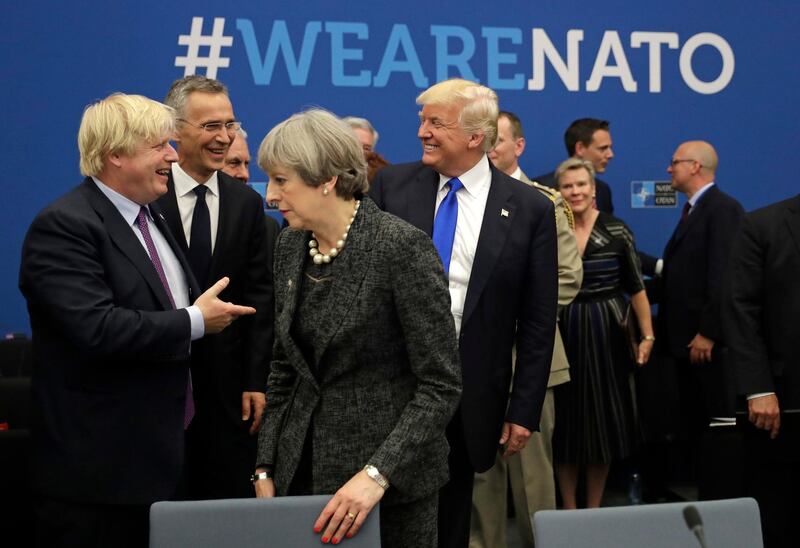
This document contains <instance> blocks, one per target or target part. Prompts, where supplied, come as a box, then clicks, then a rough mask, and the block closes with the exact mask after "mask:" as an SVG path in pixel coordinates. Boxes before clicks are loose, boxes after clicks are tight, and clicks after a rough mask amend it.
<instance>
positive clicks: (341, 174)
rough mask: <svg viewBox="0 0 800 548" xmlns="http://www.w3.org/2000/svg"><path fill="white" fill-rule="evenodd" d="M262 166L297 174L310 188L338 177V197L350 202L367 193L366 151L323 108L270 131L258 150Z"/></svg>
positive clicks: (264, 168) (267, 168)
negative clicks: (291, 171)
mask: <svg viewBox="0 0 800 548" xmlns="http://www.w3.org/2000/svg"><path fill="white" fill-rule="evenodd" d="M257 159H258V166H259V167H260V168H261V169H262V170H264V171H265V172H270V171H273V170H275V169H276V168H281V167H282V168H289V169H291V170H293V171H295V172H296V173H297V174H298V175H299V176H300V178H301V179H302V180H303V182H305V183H306V184H307V185H308V186H313V187H318V186H320V185H321V184H322V183H324V182H326V181H329V180H331V179H332V178H333V177H337V178H338V179H337V182H336V186H335V189H336V194H337V196H339V197H340V198H344V199H350V198H353V197H354V196H361V195H364V194H366V193H367V190H368V189H369V183H368V182H367V164H366V161H365V160H364V151H363V150H362V148H361V144H360V143H359V142H358V140H357V139H356V136H355V134H354V133H353V131H352V130H351V129H350V127H349V126H348V125H347V124H345V123H344V122H343V121H342V120H340V119H339V118H337V117H336V116H334V115H333V114H331V113H330V112H328V111H327V110H324V109H321V108H313V109H309V110H306V111H304V112H300V113H298V114H294V115H292V116H291V117H290V118H288V119H286V120H284V121H283V122H281V123H279V124H278V125H276V126H275V127H274V128H272V129H271V130H270V132H269V133H268V134H267V136H266V137H264V140H263V141H262V142H261V146H259V147H258V157H257Z"/></svg>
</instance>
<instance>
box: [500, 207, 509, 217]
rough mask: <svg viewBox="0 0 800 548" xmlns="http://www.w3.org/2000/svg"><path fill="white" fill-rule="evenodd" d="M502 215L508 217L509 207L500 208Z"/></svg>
mask: <svg viewBox="0 0 800 548" xmlns="http://www.w3.org/2000/svg"><path fill="white" fill-rule="evenodd" d="M500 216H501V217H508V210H507V209H501V210H500Z"/></svg>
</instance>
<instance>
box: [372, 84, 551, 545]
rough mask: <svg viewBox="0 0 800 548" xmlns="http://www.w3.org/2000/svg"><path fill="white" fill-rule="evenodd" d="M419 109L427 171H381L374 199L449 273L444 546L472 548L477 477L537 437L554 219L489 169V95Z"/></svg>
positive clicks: (405, 167)
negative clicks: (454, 353) (452, 400)
mask: <svg viewBox="0 0 800 548" xmlns="http://www.w3.org/2000/svg"><path fill="white" fill-rule="evenodd" d="M417 104H419V105H421V106H422V111H421V112H420V126H419V131H418V137H419V139H420V140H421V141H422V161H421V162H416V163H411V164H399V165H393V166H389V167H386V168H384V169H382V170H381V171H379V172H378V174H377V176H376V178H375V180H374V181H373V183H372V190H371V191H370V195H371V197H372V198H373V199H374V200H375V202H376V203H377V204H378V206H379V207H381V208H382V209H384V210H386V211H388V212H389V213H393V214H395V215H397V216H399V217H401V218H403V219H405V220H406V221H408V222H410V223H411V224H413V225H415V226H417V227H418V228H420V229H422V230H424V231H425V232H427V233H428V234H430V235H431V236H432V238H433V241H434V244H435V245H436V247H437V250H438V251H439V254H440V256H441V258H442V262H443V264H444V269H445V272H446V273H447V274H448V278H449V286H450V297H451V310H452V313H453V318H454V320H455V323H456V331H457V333H458V337H459V352H460V357H461V366H462V376H463V392H462V398H461V405H460V407H459V410H458V411H457V412H456V415H455V417H454V418H453V420H452V422H451V423H450V425H449V427H448V431H447V436H448V441H449V443H450V457H449V466H450V482H449V483H448V484H447V485H446V486H445V487H444V488H443V489H442V490H441V492H440V497H439V545H440V546H453V547H466V546H467V544H468V542H469V526H470V515H471V502H472V485H473V477H474V473H475V472H476V471H477V472H484V471H486V470H488V469H489V468H490V467H491V466H492V465H493V464H494V459H495V455H496V453H497V451H498V450H500V451H502V452H503V453H504V454H505V455H511V454H514V453H516V452H518V451H520V449H522V448H523V447H524V446H525V444H526V443H527V440H528V438H529V437H530V435H531V432H532V431H535V430H538V427H539V418H540V413H541V409H542V403H543V401H544V396H545V391H546V389H547V380H548V375H549V371H550V360H551V358H552V352H553V341H554V336H555V323H556V307H557V297H558V268H557V264H558V259H557V253H556V231H555V223H554V222H553V219H554V218H555V217H554V215H555V213H554V210H553V204H552V202H551V201H550V200H548V199H547V198H545V197H544V196H543V195H542V194H541V193H540V192H539V191H537V190H536V189H534V188H532V187H529V186H528V185H526V184H524V183H522V182H520V181H517V180H516V179H513V178H511V177H509V176H508V175H506V174H504V173H502V172H501V171H499V170H497V169H496V168H495V167H494V166H492V165H491V163H490V162H489V159H488V157H487V155H486V154H487V151H489V150H490V149H491V148H492V147H493V146H494V143H495V140H496V138H497V116H498V107H497V95H496V94H495V93H494V92H493V91H492V90H490V89H489V88H486V87H484V86H481V85H478V84H475V83H473V82H469V81H466V80H460V79H453V80H447V81H444V82H440V83H439V84H436V85H434V86H432V87H431V88H429V89H428V90H426V91H425V92H423V93H422V94H421V95H420V96H419V97H418V98H417ZM514 343H516V348H517V362H516V364H517V365H516V372H515V373H514V375H513V389H512V391H511V396H510V398H509V396H508V394H509V386H510V384H511V381H512V368H511V351H512V347H513V346H514ZM421 427H423V426H421ZM498 445H499V446H500V447H498ZM420 473H424V471H421V472H420Z"/></svg>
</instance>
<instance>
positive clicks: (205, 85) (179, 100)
mask: <svg viewBox="0 0 800 548" xmlns="http://www.w3.org/2000/svg"><path fill="white" fill-rule="evenodd" d="M195 91H199V92H202V93H224V94H225V96H227V95H228V88H227V87H226V86H225V84H223V83H222V82H220V81H219V80H212V79H211V78H206V77H205V76H198V75H196V74H193V75H191V76H184V77H183V78H179V79H178V80H175V81H174V82H172V85H171V86H170V88H169V91H168V92H167V96H166V97H165V98H164V104H166V105H169V106H171V107H172V108H174V109H175V112H177V113H178V117H181V116H183V109H184V108H186V102H187V101H188V100H189V95H191V94H192V93H194V92H195Z"/></svg>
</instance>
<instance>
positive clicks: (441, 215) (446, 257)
mask: <svg viewBox="0 0 800 548" xmlns="http://www.w3.org/2000/svg"><path fill="white" fill-rule="evenodd" d="M446 184H447V186H449V187H450V191H449V192H448V193H447V196H445V197H444V200H442V203H441V204H439V211H437V212H436V218H435V219H434V220H433V245H434V246H435V247H436V251H438V252H439V257H441V258H442V264H444V271H445V274H447V273H449V272H450V256H451V255H452V254H453V238H455V235H456V223H457V222H458V198H457V197H456V192H458V189H460V188H461V187H463V186H464V184H463V183H462V182H461V181H459V180H458V179H457V178H455V177H453V178H452V179H450V180H449V181H448V182H447V183H446Z"/></svg>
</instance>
